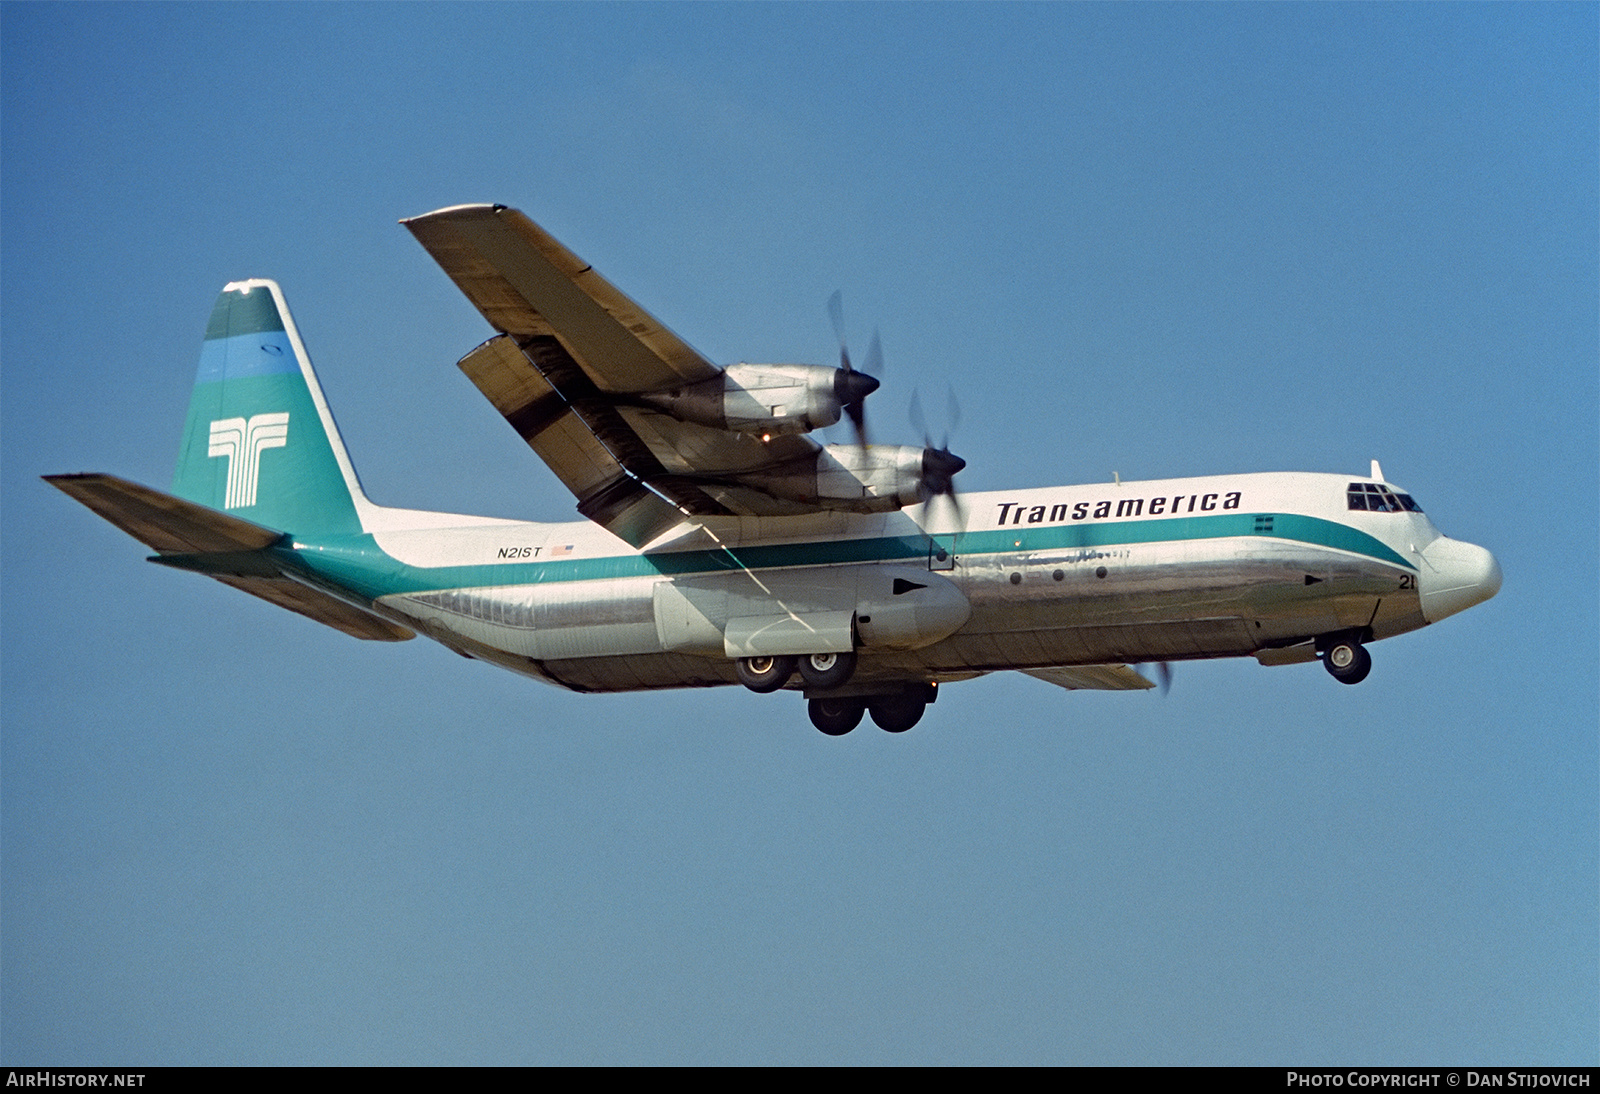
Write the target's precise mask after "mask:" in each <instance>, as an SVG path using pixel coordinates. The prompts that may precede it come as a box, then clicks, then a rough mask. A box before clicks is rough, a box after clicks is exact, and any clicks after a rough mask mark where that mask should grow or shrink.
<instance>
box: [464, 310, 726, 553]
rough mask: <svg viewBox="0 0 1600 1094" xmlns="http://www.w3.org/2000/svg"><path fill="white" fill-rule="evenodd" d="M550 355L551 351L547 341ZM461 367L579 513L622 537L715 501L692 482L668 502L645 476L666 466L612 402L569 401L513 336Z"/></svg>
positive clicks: (665, 524)
mask: <svg viewBox="0 0 1600 1094" xmlns="http://www.w3.org/2000/svg"><path fill="white" fill-rule="evenodd" d="M544 356H546V357H547V358H548V356H549V352H548V347H547V352H546V353H545V354H544ZM460 367H461V371H462V372H464V373H466V374H467V378H468V379H470V380H471V381H472V382H473V384H474V385H476V386H477V388H478V390H479V391H481V392H483V394H484V395H485V396H486V397H487V398H488V400H489V401H490V402H491V403H493V404H494V407H495V409H496V410H498V411H500V413H501V414H502V415H504V416H505V419H506V421H508V422H510V423H511V426H512V428H513V429H515V430H516V431H517V433H518V435H520V436H521V437H522V439H523V440H524V441H526V442H527V443H528V447H530V448H532V449H533V450H534V452H536V453H538V455H539V458H540V459H542V460H543V461H544V462H545V463H546V464H547V465H549V467H550V470H552V471H554V472H555V473H556V478H558V479H560V480H561V482H562V484H563V485H564V486H566V488H567V489H568V490H571V491H572V494H573V496H574V497H576V498H577V499H578V512H579V513H580V514H582V515H583V516H585V517H587V518H588V519H589V520H592V521H594V522H595V523H596V524H598V525H600V526H601V527H602V528H605V529H607V530H608V531H610V532H611V533H612V534H613V535H616V536H617V537H618V538H620V539H622V540H623V541H624V542H626V543H629V544H631V545H632V546H634V547H642V546H644V545H645V544H646V543H649V542H650V541H651V540H653V539H655V538H656V537H657V536H659V535H660V534H661V533H662V532H664V531H666V530H667V529H669V528H671V527H673V526H675V525H677V524H679V523H681V522H682V521H683V512H682V509H681V508H680V506H681V507H683V508H689V509H690V511H691V512H693V511H696V510H702V511H703V510H709V509H711V508H712V507H713V506H715V503H714V502H713V501H711V499H710V498H708V497H706V496H705V495H704V494H703V493H701V492H700V491H698V490H692V488H690V489H685V490H683V491H679V492H677V493H680V494H681V495H682V496H683V500H682V501H679V499H678V498H677V497H674V498H673V501H671V502H669V501H668V500H667V499H666V498H663V497H661V496H659V495H657V494H656V493H654V492H652V491H651V490H650V489H648V488H647V487H645V486H644V485H643V482H642V481H641V479H643V478H644V477H645V476H650V475H655V476H656V477H659V476H660V475H661V474H662V468H661V466H660V464H659V462H657V461H655V460H654V459H653V458H652V457H650V455H649V453H648V451H644V450H643V448H642V446H641V445H640V442H639V441H638V439H637V438H635V437H632V436H631V435H629V434H628V433H627V431H626V429H625V427H623V426H620V425H618V424H617V423H616V422H614V421H613V419H615V418H616V412H615V410H614V408H612V407H610V406H608V405H606V404H604V403H602V402H599V401H580V402H579V403H577V404H572V403H568V402H567V400H566V399H565V398H563V397H562V395H561V393H560V392H558V391H557V390H556V388H555V386H554V385H553V384H552V383H551V382H550V380H549V378H548V377H547V376H546V374H545V372H543V371H541V370H540V368H539V367H538V366H537V365H536V364H535V363H534V360H533V359H532V358H531V357H530V356H529V354H528V353H526V352H524V350H523V349H522V348H521V347H519V346H518V345H517V343H516V342H514V341H512V339H511V338H510V337H509V336H506V335H501V336H499V337H497V338H491V339H490V340H489V341H487V342H485V343H484V344H483V345H481V346H479V347H478V348H477V349H475V350H473V351H472V352H471V353H469V354H467V355H466V356H465V357H463V358H462V359H461V363H460ZM556 367H559V366H558V364H557V366H556ZM607 440H609V441H610V442H611V443H610V444H608V443H607ZM634 449H639V451H633V450H634ZM618 450H620V451H621V452H623V453H624V454H625V455H626V457H627V459H626V462H625V460H624V459H621V458H619V457H618V455H617V451H618ZM629 463H631V464H632V465H633V466H631V467H630V466H628V464H629ZM640 472H643V474H642V475H641V474H640ZM674 502H676V503H677V504H674ZM686 502H687V503H688V504H687V505H686V504H685V503H686ZM724 511H725V510H724Z"/></svg>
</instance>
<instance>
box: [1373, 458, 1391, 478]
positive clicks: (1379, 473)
mask: <svg viewBox="0 0 1600 1094" xmlns="http://www.w3.org/2000/svg"><path fill="white" fill-rule="evenodd" d="M1372 478H1374V479H1375V480H1377V481H1378V482H1388V481H1389V480H1388V479H1385V478H1384V477H1383V468H1381V467H1379V466H1378V461H1377V460H1373V461H1372Z"/></svg>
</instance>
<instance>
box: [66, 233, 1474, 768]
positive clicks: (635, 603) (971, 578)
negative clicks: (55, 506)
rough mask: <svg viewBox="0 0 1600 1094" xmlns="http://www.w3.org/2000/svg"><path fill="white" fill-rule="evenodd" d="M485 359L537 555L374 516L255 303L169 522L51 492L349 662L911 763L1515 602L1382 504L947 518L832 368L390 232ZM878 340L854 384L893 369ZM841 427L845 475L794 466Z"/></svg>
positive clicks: (1361, 481)
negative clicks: (796, 711)
mask: <svg viewBox="0 0 1600 1094" xmlns="http://www.w3.org/2000/svg"><path fill="white" fill-rule="evenodd" d="M401 223H402V224H403V225H404V226H405V227H406V228H407V229H409V230H410V231H411V233H412V234H413V235H414V236H415V237H416V239H417V240H418V242H420V243H421V244H422V246H423V247H424V248H425V249H426V250H427V251H428V253H429V254H430V255H432V256H433V258H434V259H435V260H436V261H437V262H438V263H439V265H440V266H441V267H442V268H443V269H444V271H445V273H446V274H447V275H448V276H449V277H450V278H451V279H452V280H453V281H454V282H455V283H456V285H457V286H458V287H459V288H460V289H461V290H462V292H464V293H465V294H466V296H467V298H468V300H470V301H471V303H472V304H473V305H475V306H476V307H477V309H478V310H479V311H480V312H481V313H482V314H483V316H484V318H485V319H487V320H488V322H489V325H490V326H491V327H492V328H493V329H494V331H495V333H494V334H493V336H492V337H490V338H489V339H488V340H487V341H485V342H484V343H482V344H481V345H479V346H478V347H477V348H476V349H473V350H472V351H471V352H469V353H468V354H467V355H466V356H465V357H463V358H462V359H461V361H460V368H461V370H462V371H463V372H465V373H466V375H467V377H468V378H469V379H471V380H472V382H473V383H474V384H475V385H476V386H477V387H478V389H479V390H480V391H482V392H483V394H484V395H485V396H487V397H488V399H489V401H490V403H492V404H493V405H494V407H495V409H497V410H498V411H500V413H501V414H502V415H503V416H504V417H505V419H506V421H507V422H508V423H510V425H511V427H512V428H514V429H515V430H516V431H517V433H518V434H519V435H520V436H521V437H523V439H524V440H526V442H527V443H528V445H529V446H530V447H531V448H532V449H533V450H534V452H536V453H537V454H538V455H539V456H540V458H541V459H543V460H544V462H545V463H546V464H547V465H549V467H550V469H551V470H552V471H554V472H555V474H556V476H557V477H558V478H559V479H560V480H561V482H562V483H563V484H565V485H566V486H567V487H568V488H569V489H570V490H571V491H572V493H573V494H574V495H575V497H576V498H577V503H578V504H577V510H578V513H579V514H580V515H581V516H582V517H583V518H585V519H584V520H582V521H579V522H570V523H537V522H529V521H520V520H507V519H499V518H491V517H473V516H462V515H456V514H449V513H433V512H422V511H416V510H409V509H397V508H389V507H385V506H379V505H376V504H374V503H373V502H371V501H370V500H368V498H367V496H366V494H365V493H364V492H363V490H362V488H361V484H360V482H359V481H358V480H357V478H356V473H355V469H354V467H353V466H352V465H351V462H350V458H349V455H348V454H347V453H346V451H345V447H344V443H343V442H342V441H341V439H340V437H339V431H338V429H337V427H336V426H335V424H334V420H333V415H332V413H331V412H330V411H329V408H328V404H327V401H326V400H325V399H324V397H323V393H322V388H321V386H320V385H319V383H318V382H317V377H316V374H315V373H314V372H313V370H312V366H311V359H310V357H309V356H308V355H307V353H306V349H305V345H304V343H303V342H302V341H301V338H300V332H299V330H298V329H297V328H296V326H295V323H294V320H293V319H292V318H291V316H290V313H289V308H288V305H287V304H286V303H285V300H284V295H283V292H282V290H281V289H280V288H279V287H278V285H277V284H276V283H275V282H272V281H268V280H247V281H236V282H232V283H230V284H228V285H226V286H225V287H224V288H223V290H222V293H221V295H220V296H219V297H218V299H217V302H216V305H215V307H214V309H213V310H212V312H211V317H210V321H209V322H208V324H207V326H206V334H205V341H204V345H203V349H202V350H201V354H200V365H199V371H198V373H197V375H196V379H195V386H194V390H193V395H192V399H191V402H190V406H189V411H188V417H187V420H186V422H185V425H184V434H183V442H182V447H181V449H180V452H179V457H178V465H177V470H176V473H175V475H174V478H173V484H172V489H171V491H170V492H162V491H158V490H154V489H152V488H150V487H146V486H142V485H140V484H138V483H134V482H131V481H128V480H126V479H121V478H118V477H116V476H113V475H107V474H70V475H49V476H45V479H46V481H48V482H50V483H51V484H53V485H54V486H56V487H58V488H60V489H61V490H63V491H64V492H66V493H67V494H68V495H70V496H71V497H73V498H75V499H77V500H78V501H80V502H82V503H83V504H84V505H86V506H88V507H89V508H90V509H92V510H93V511H94V512H96V513H98V514H99V515H100V516H102V517H104V518H106V519H107V520H109V521H110V522H111V523H113V524H115V525H116V526H117V527H119V528H121V529H122V530H124V531H126V532H128V533H129V534H131V535H133V536H134V537H135V538H137V539H139V540H140V541H142V542H143V543H145V544H146V545H148V546H149V547H151V548H153V549H154V550H155V552H156V554H155V555H154V556H153V557H151V558H150V561H152V562H156V563H160V564H161V565H164V566H169V567H172V568H175V569H179V570H190V571H193V572H196V573H200V574H205V575H206V576H208V577H212V578H215V579H216V580H218V581H221V582H223V583H224V584H227V585H232V586H233V587H235V588H237V589H241V590H243V591H244V592H247V593H250V594H252V595H254V596H258V597H261V598H262V599H265V600H268V601H270V602H272V603H274V604H277V605H280V606H281V607H284V608H288V609H289V610H291V611H295V612H298V613H300V614H301V615H304V616H307V617H309V618H311V619H314V620H316V621H317V622H319V623H324V624H327V625H328V626H331V627H335V628H337V629H339V630H341V631H344V632H345V633H346V634H350V635H353V636H354V637H356V638H362V639H368V640H375V641H402V640H405V639H409V638H412V637H414V636H415V635H417V634H422V635H425V636H427V637H429V638H432V639H434V640H436V641H438V642H440V643H442V644H443V645H445V646H447V647H449V648H450V649H452V650H454V651H456V652H457V653H460V654H462V655H464V656H466V657H470V658H477V659H480V660H483V661H486V662H489V663H491V664H495V665H499V666H502V667H504V668H507V669H511V670H512V671H514V672H518V673H521V674H523V675H526V676H530V677H533V678H535V679H538V680H542V681H546V682H549V683H552V684H556V685H559V686H561V687H565V688H569V689H571V690H573V691H579V692H617V691H633V690H643V689H664V688H687V687H716V686H722V685H733V684H735V683H738V684H743V685H744V686H745V687H747V688H749V689H751V690H752V691H755V692H759V693H773V692H779V691H790V692H799V693H800V694H801V695H802V696H803V697H804V698H805V699H806V700H807V704H808V706H807V709H808V712H809V715H810V720H811V722H812V724H813V725H815V726H816V728H818V729H820V730H821V731H822V732H823V733H826V734H829V735H833V736H837V735H841V734H844V733H848V732H850V731H851V730H852V729H854V728H855V727H856V726H857V725H859V724H860V722H861V721H862V718H863V717H864V716H865V715H867V714H870V715H871V717H872V720H873V721H874V722H875V723H876V724H877V725H878V726H880V727H881V728H883V729H885V730H888V731H890V732H894V733H899V732H904V731H905V730H908V729H910V728H912V727H913V726H914V725H916V724H917V723H918V721H919V720H920V719H921V718H922V716H923V714H924V712H925V710H926V708H927V706H928V704H930V703H932V702H933V701H934V700H935V699H936V698H937V697H938V692H939V688H940V687H941V686H942V685H945V684H950V683H955V682H958V681H962V680H968V679H972V678H975V677H978V676H982V675H985V674H987V673H992V672H1002V671H1020V672H1023V673H1026V674H1028V675H1029V676H1033V677H1036V678H1037V679H1039V680H1042V681H1045V682H1048V683H1050V684H1054V685H1057V686H1059V687H1062V688H1065V689H1069V690H1072V689H1099V690H1113V691H1116V690H1128V691H1132V690H1148V689H1151V688H1154V687H1155V686H1156V681H1155V680H1153V679H1151V678H1150V676H1149V675H1148V672H1149V670H1148V669H1146V670H1144V671H1141V668H1140V666H1155V668H1156V675H1157V677H1159V678H1161V679H1162V680H1163V681H1165V679H1167V678H1168V674H1169V671H1170V670H1169V668H1168V666H1169V665H1170V663H1171V662H1174V661H1183V660H1194V659H1202V658H1220V657H1254V658H1255V659H1256V660H1257V661H1258V662H1260V663H1261V664H1262V665H1269V666H1278V665H1290V664H1297V663H1308V662H1313V661H1321V662H1322V664H1323V665H1324V667H1325V668H1326V669H1327V671H1328V672H1329V673H1330V674H1332V675H1333V677H1334V678H1335V679H1336V680H1339V681H1340V682H1342V683H1345V684H1355V683H1359V682H1360V681H1361V680H1363V679H1364V678H1365V677H1366V676H1367V674H1368V672H1369V671H1370V669H1371V666H1372V658H1371V655H1370V653H1369V652H1368V650H1367V646H1368V645H1369V644H1370V643H1372V642H1375V641H1377V640H1380V639H1384V638H1390V637H1393V636H1395V635H1399V634H1403V633H1405V632H1407V631H1413V630H1417V629H1419V628H1421V627H1424V626H1427V625H1429V624H1433V623H1437V622H1439V621H1440V620H1442V619H1444V618H1446V617H1447V616H1451V615H1454V614H1455V613H1457V612H1460V611H1463V610H1464V609H1466V608H1469V607H1471V606H1473V605H1475V604H1478V603H1480V602H1482V601H1485V600H1487V599H1489V598H1490V597H1492V596H1494V595H1495V594H1496V592H1498V591H1499V588H1500V584H1501V572H1500V566H1499V564H1498V563H1497V562H1496V560H1495V558H1494V556H1493V555H1492V554H1491V553H1490V552H1489V551H1487V550H1485V549H1484V548H1482V547H1479V546H1476V545H1473V544H1470V543H1465V542H1461V541H1458V540H1453V539H1449V538H1447V537H1445V536H1443V535H1442V534H1440V532H1439V531H1438V530H1437V529H1436V528H1435V527H1434V526H1433V524H1432V522H1431V521H1430V520H1429V518H1428V517H1427V516H1426V515H1424V513H1423V511H1422V509H1421V507H1420V506H1419V505H1418V504H1417V503H1416V501H1415V500H1413V498H1412V497H1411V495H1410V494H1409V493H1408V492H1407V491H1405V490H1403V489H1401V488H1400V487H1398V486H1395V485H1392V484H1390V483H1389V482H1387V481H1386V480H1385V478H1384V475H1383V471H1382V469H1381V468H1380V467H1379V465H1378V461H1377V460H1373V461H1372V465H1371V470H1370V474H1368V475H1365V476H1362V475H1334V474H1320V473H1266V474H1259V473H1257V474H1238V475H1222V476H1215V477H1206V478H1187V479H1169V480H1159V481H1149V482H1132V481H1130V482H1122V481H1120V479H1119V480H1116V481H1113V482H1112V483H1100V484H1089V485H1079V486H1061V487H1050V488H1044V489H1024V490H1007V491H998V492H986V493H976V494H970V495H968V494H961V495H959V496H958V494H957V491H956V488H955V483H954V479H955V476H956V475H957V474H958V473H959V472H960V471H961V470H962V469H963V468H964V467H965V466H966V462H965V461H964V460H962V459H961V458H960V457H959V456H956V455H954V454H953V453H951V452H950V450H949V447H948V444H944V445H941V446H940V447H937V448H935V447H934V446H933V444H932V442H931V441H927V442H926V443H925V444H924V445H922V446H920V447H907V446H885V445H879V444H869V443H868V441H867V432H866V418H865V401H866V399H867V397H868V396H870V395H871V394H872V393H873V391H874V390H875V389H876V388H877V387H878V380H877V379H876V378H875V377H873V376H872V375H870V373H869V372H868V371H865V370H858V369H856V368H854V367H852V362H851V359H850V356H849V351H848V349H847V348H846V346H845V339H844V335H843V329H842V327H843V325H842V322H841V321H840V320H839V315H838V304H837V297H835V298H834V301H832V302H830V307H831V309H832V310H833V313H834V318H835V326H836V327H837V328H839V330H838V333H839V342H840V363H839V365H838V366H837V367H836V366H833V365H818V364H756V363H739V364H732V365H727V366H725V367H719V366H717V365H715V364H713V363H712V362H710V361H708V360H706V359H705V358H704V357H702V356H701V355H700V354H699V353H698V352H696V351H695V350H694V349H693V348H692V347H690V346H689V344H688V343H686V342H684V341H683V340H682V339H680V338H679V337H678V336H677V335H675V334H673V333H672V332H671V331H670V330H668V329H667V328H666V327H665V326H664V325H663V324H662V323H661V322H659V321H658V320H657V319H655V318H654V317H653V316H651V315H650V314H649V313H647V312H646V311H645V310H644V309H643V308H641V307H640V306H639V305H638V304H636V303H634V302H633V301H632V300H631V299H629V298H628V297H627V296H625V295H623V294H622V293H621V292H620V291H619V290H617V289H616V288H615V287H614V286H612V285H611V283H610V282H608V281H606V280H605V279H604V278H602V277H601V276H600V275H599V274H598V273H597V272H595V271H594V270H593V269H592V268H591V267H590V266H589V265H588V264H587V263H585V262H583V260H581V259H580V258H578V257H577V256H576V255H574V254H573V253H572V252H570V251H569V250H567V249H566V248H565V247H564V246H563V245H562V244H560V243H559V242H557V241H556V240H555V239H554V238H553V237H551V236H550V235H549V234H548V233H546V232H545V231H544V230H543V229H541V228H540V227H539V226H538V225H536V224H535V223H534V222H533V221H532V220H530V219H529V218H528V217H527V216H525V215H524V214H522V213H521V212H518V211H517V210H515V209H511V208H508V207H506V206H503V205H457V206H451V207H449V208H444V209H439V210H437V211H435V212H431V213H426V214H424V215H422V216H417V217H412V218H409V219H406V220H403V221H401ZM880 359H881V351H880V350H879V348H878V344H877V340H876V338H874V342H873V346H872V349H871V350H870V351H869V354H868V356H867V359H866V361H865V362H864V363H865V364H866V365H867V366H869V367H876V363H877V362H878V361H879V360H880ZM845 418H848V419H849V420H850V423H851V425H852V426H853V427H854V432H855V443H853V444H826V445H824V444H819V443H818V442H817V441H815V440H813V439H812V438H811V437H810V436H809V434H810V433H812V432H813V431H815V430H818V429H822V428H826V427H828V426H832V425H835V424H837V423H839V422H840V421H841V420H843V419H845Z"/></svg>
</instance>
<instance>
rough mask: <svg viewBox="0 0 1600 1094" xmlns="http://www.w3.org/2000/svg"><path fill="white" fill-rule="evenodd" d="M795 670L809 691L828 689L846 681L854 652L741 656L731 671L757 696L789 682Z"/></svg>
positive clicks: (851, 670)
mask: <svg viewBox="0 0 1600 1094" xmlns="http://www.w3.org/2000/svg"><path fill="white" fill-rule="evenodd" d="M795 669H799V670H800V679H801V680H802V681H804V683H805V685H806V687H807V688H809V689H811V690H813V691H832V690H833V689H834V688H837V687H843V686H844V685H845V684H847V683H849V682H850V677H851V675H853V674H854V673H855V671H856V655H855V654H854V653H811V654H806V655H805V656H804V657H741V658H739V660H737V661H735V662H734V665H733V670H734V672H735V673H737V674H738V676H739V683H741V684H743V685H744V686H745V687H747V688H749V689H750V690H751V691H753V692H756V693H757V694H759V695H765V694H767V693H768V692H772V691H777V690H778V689H779V688H781V687H783V685H785V684H787V683H788V682H789V677H791V676H793V675H794V673H795Z"/></svg>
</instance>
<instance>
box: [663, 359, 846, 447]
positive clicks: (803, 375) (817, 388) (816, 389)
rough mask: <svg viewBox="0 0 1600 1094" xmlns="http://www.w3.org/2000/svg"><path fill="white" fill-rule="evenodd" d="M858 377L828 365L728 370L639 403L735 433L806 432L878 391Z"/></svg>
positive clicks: (829, 422) (732, 367) (733, 367)
mask: <svg viewBox="0 0 1600 1094" xmlns="http://www.w3.org/2000/svg"><path fill="white" fill-rule="evenodd" d="M877 387H878V381H877V380H875V379H873V378H872V377H871V376H868V375H866V373H863V372H854V371H852V372H846V371H845V370H844V369H842V368H834V367H833V366H831V365H750V364H739V365H729V366H728V367H727V368H725V369H723V370H722V372H721V373H720V374H719V375H717V376H713V377H712V378H711V379H709V380H701V381H700V382H699V383H695V384H689V385H686V386H684V387H679V388H673V389H672V390H670V391H656V392H650V393H649V394H645V395H641V396H640V398H641V399H642V400H643V401H644V402H645V403H647V404H648V405H650V406H653V407H655V408H657V409H658V410H664V411H666V412H667V413H668V414H671V415H672V416H673V417H674V418H677V419H679V420H680V421H685V422H698V423H699V424H701V425H708V426H712V427H713V428H716V429H731V430H735V431H736V432H739V433H764V434H778V433H809V432H811V431H812V430H813V429H821V428H824V427H826V426H830V425H833V424H835V423H836V422H838V420H839V418H840V417H841V415H842V412H843V408H844V405H845V404H846V403H851V402H859V401H860V400H862V399H865V398H866V397H867V396H868V395H870V394H871V393H872V392H873V391H875V390H877Z"/></svg>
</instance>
